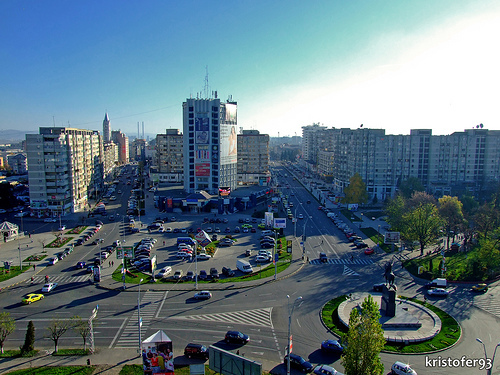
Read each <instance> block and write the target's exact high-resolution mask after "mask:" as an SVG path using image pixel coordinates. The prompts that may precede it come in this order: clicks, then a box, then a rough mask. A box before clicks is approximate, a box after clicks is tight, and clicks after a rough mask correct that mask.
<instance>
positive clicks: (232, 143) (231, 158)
mask: <svg viewBox="0 0 500 375" xmlns="http://www.w3.org/2000/svg"><path fill="white" fill-rule="evenodd" d="M219 128H220V160H221V165H227V164H236V162H237V156H238V136H237V134H236V124H235V125H230V124H222V123H221V124H220V127H219Z"/></svg>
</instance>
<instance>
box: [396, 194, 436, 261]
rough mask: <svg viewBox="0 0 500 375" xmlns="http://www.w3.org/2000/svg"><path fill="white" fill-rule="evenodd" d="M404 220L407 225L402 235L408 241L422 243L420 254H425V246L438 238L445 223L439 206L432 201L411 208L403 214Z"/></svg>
mask: <svg viewBox="0 0 500 375" xmlns="http://www.w3.org/2000/svg"><path fill="white" fill-rule="evenodd" d="M403 221H404V222H405V226H404V229H403V231H402V236H403V238H404V239H406V240H408V241H418V242H419V243H420V255H423V254H424V248H425V246H427V245H428V244H430V243H431V242H433V241H434V240H435V239H437V238H438V236H439V230H440V229H441V226H442V223H443V219H442V218H441V217H440V216H439V213H438V209H437V207H436V206H434V205H433V204H431V203H427V204H423V205H420V206H418V207H416V208H413V209H411V210H409V211H408V212H407V213H405V214H404V215H403Z"/></svg>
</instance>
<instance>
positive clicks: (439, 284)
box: [425, 278, 446, 289]
mask: <svg viewBox="0 0 500 375" xmlns="http://www.w3.org/2000/svg"><path fill="white" fill-rule="evenodd" d="M425 287H426V288H427V289H432V288H446V279H441V278H438V279H434V280H432V281H431V282H430V283H427V284H425Z"/></svg>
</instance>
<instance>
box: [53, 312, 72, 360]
mask: <svg viewBox="0 0 500 375" xmlns="http://www.w3.org/2000/svg"><path fill="white" fill-rule="evenodd" d="M73 326H74V322H73V321H72V320H62V319H56V320H53V321H51V322H50V323H49V326H48V327H47V330H48V331H49V332H50V333H49V337H50V339H51V340H52V341H53V342H54V352H55V353H57V344H58V342H59V339H60V338H61V336H62V335H64V334H65V333H66V331H67V330H68V329H71V328H73Z"/></svg>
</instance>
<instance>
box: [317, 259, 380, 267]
mask: <svg viewBox="0 0 500 375" xmlns="http://www.w3.org/2000/svg"><path fill="white" fill-rule="evenodd" d="M309 264H313V265H321V264H324V263H322V262H321V261H320V260H319V259H312V260H310V261H309ZM327 264H337V265H338V264H340V265H342V264H344V265H345V264H349V265H362V264H364V265H369V264H373V260H371V259H354V260H350V259H332V258H328V261H327Z"/></svg>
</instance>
